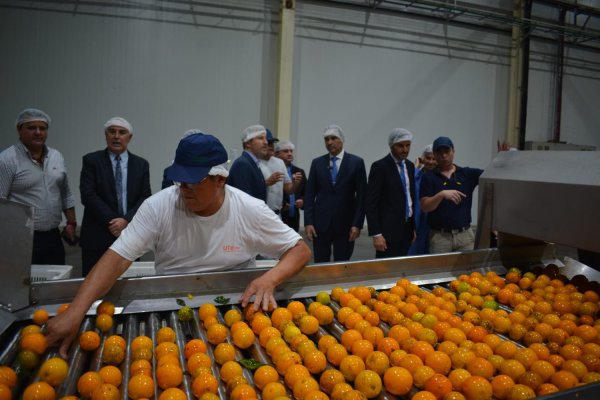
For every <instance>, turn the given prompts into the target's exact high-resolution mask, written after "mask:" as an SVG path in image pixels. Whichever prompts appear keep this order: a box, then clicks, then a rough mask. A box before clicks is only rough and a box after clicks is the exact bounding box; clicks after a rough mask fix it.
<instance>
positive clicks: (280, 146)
mask: <svg viewBox="0 0 600 400" xmlns="http://www.w3.org/2000/svg"><path fill="white" fill-rule="evenodd" d="M294 148H295V147H294V143H292V142H290V141H289V140H284V141H283V142H279V143H277V144H275V151H280V150H294Z"/></svg>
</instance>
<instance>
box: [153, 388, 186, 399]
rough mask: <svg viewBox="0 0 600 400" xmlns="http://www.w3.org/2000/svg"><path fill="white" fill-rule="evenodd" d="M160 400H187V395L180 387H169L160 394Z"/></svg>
mask: <svg viewBox="0 0 600 400" xmlns="http://www.w3.org/2000/svg"><path fill="white" fill-rule="evenodd" d="M158 400H187V395H186V394H185V392H184V391H183V390H181V389H179V388H168V389H167V390H165V391H163V392H162V393H161V394H160V396H158Z"/></svg>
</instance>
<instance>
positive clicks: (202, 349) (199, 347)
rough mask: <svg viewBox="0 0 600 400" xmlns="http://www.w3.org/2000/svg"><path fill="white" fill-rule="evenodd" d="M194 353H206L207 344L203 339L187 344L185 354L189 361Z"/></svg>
mask: <svg viewBox="0 0 600 400" xmlns="http://www.w3.org/2000/svg"><path fill="white" fill-rule="evenodd" d="M194 353H206V343H204V340H202V339H191V340H190V341H188V342H187V343H186V344H185V347H184V349H183V354H184V355H185V358H186V359H188V358H190V356H191V355H192V354H194Z"/></svg>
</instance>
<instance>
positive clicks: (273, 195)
mask: <svg viewBox="0 0 600 400" xmlns="http://www.w3.org/2000/svg"><path fill="white" fill-rule="evenodd" d="M259 166H260V170H261V171H262V173H263V176H264V177H265V179H267V178H268V177H270V176H271V175H273V173H274V172H282V173H283V180H282V181H279V182H277V183H276V184H274V185H271V186H267V205H268V206H269V208H270V209H271V210H281V206H282V204H283V184H284V183H290V182H292V178H290V176H289V175H288V173H287V168H286V167H285V163H284V162H283V160H282V159H281V158H277V157H271V158H269V161H265V160H260V163H259Z"/></svg>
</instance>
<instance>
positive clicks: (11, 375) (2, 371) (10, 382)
mask: <svg viewBox="0 0 600 400" xmlns="http://www.w3.org/2000/svg"><path fill="white" fill-rule="evenodd" d="M0 384H2V385H6V386H7V387H8V388H9V389H12V388H14V387H15V386H16V385H17V373H16V372H15V371H14V370H13V369H12V368H11V367H8V366H6V365H2V366H0Z"/></svg>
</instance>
